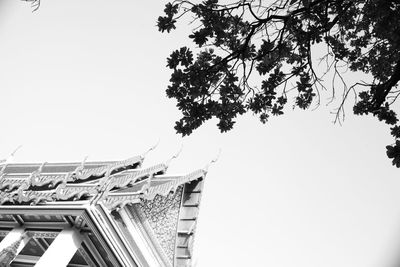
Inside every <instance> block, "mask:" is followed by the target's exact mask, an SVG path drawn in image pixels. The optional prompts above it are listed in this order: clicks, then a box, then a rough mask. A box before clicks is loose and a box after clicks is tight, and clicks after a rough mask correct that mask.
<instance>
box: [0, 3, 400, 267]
mask: <svg viewBox="0 0 400 267" xmlns="http://www.w3.org/2000/svg"><path fill="white" fill-rule="evenodd" d="M163 8H164V7H163V2H161V1H133V0H131V1H128V0H119V1H105V0H85V1H78V0H68V1H66V0H52V1H45V0H43V1H42V6H41V8H40V9H39V11H38V12H35V13H32V12H31V8H30V7H29V4H28V3H26V2H23V1H17V0H0V92H1V94H0V99H1V102H0V103H1V104H0V114H1V129H2V131H1V132H0V148H1V149H0V158H5V157H7V155H8V154H9V153H11V152H12V151H13V150H14V149H15V148H16V147H17V146H18V145H20V144H22V145H23V148H22V149H21V150H20V151H18V153H17V154H16V157H15V161H17V162H31V161H34V162H43V161H49V162H57V161H80V160H82V159H83V158H84V156H86V155H89V159H88V160H118V159H125V158H127V157H130V156H134V155H137V154H139V153H142V152H144V151H145V150H147V149H148V148H149V147H150V146H152V145H153V144H154V143H156V142H157V140H158V139H160V145H159V146H158V148H157V149H156V150H155V151H154V152H152V153H150V154H149V155H148V157H147V159H146V160H145V165H146V166H148V165H151V164H153V163H158V162H160V161H164V160H166V159H168V158H169V157H171V156H172V155H173V154H174V153H175V152H176V151H177V150H179V148H180V146H181V144H183V145H184V147H183V152H182V153H181V155H180V157H179V158H178V159H177V160H175V161H174V162H172V164H171V167H170V169H169V173H188V172H191V171H193V170H195V169H197V168H202V167H204V166H205V165H206V164H207V163H208V162H209V161H210V160H211V159H213V158H214V157H215V155H216V154H217V153H218V150H219V149H221V150H222V153H221V156H220V158H219V160H218V162H217V163H216V164H214V165H213V166H211V167H210V169H209V173H208V176H207V179H206V183H205V188H204V194H203V198H202V203H201V209H200V217H199V224H198V231H197V236H196V240H195V257H196V262H197V266H198V267H208V266H273V267H293V266H296V267H321V266H324V267H338V266H339V267H377V266H379V267H397V266H399V264H400V257H399V256H398V255H399V253H398V251H400V204H399V203H400V194H399V189H400V177H399V170H398V169H396V168H394V167H392V166H391V162H390V161H389V160H388V159H387V157H386V155H385V146H386V145H387V144H390V143H392V142H393V140H392V138H391V137H390V135H389V129H388V127H386V126H385V125H384V124H382V123H379V122H378V121H377V120H376V119H372V118H366V117H355V116H353V115H352V114H351V108H350V109H348V110H347V117H346V120H345V123H344V125H343V126H339V125H337V124H333V123H332V121H333V119H334V117H333V115H332V114H330V111H332V110H333V109H334V107H335V106H328V107H325V105H322V106H321V107H320V108H319V109H318V110H316V111H313V112H312V111H296V112H292V111H289V112H288V114H287V115H285V116H284V117H280V118H274V119H272V120H271V121H270V122H269V123H268V124H266V125H262V124H261V123H259V122H258V120H257V118H254V117H252V116H251V115H246V116H244V117H242V118H240V119H238V122H237V124H236V127H235V129H234V130H233V131H231V132H229V133H227V134H220V133H219V132H218V129H217V128H216V126H215V124H216V121H210V122H208V123H206V124H205V125H204V126H203V127H201V128H200V129H199V130H198V131H196V132H195V133H194V134H193V135H192V136H190V137H186V138H181V137H180V136H178V135H176V134H175V132H174V129H173V126H174V121H175V120H176V119H178V118H179V116H180V114H179V111H178V110H177V109H176V108H175V102H174V101H173V100H170V99H167V98H166V96H165V88H166V86H167V85H168V80H169V75H170V72H169V70H167V68H166V67H165V66H166V57H167V56H168V55H169V54H170V52H171V51H172V50H173V49H176V48H178V47H180V46H182V45H184V43H185V41H184V38H183V37H184V36H185V35H184V34H185V33H187V31H186V32H185V31H178V32H176V33H173V34H169V35H166V34H161V33H159V32H158V31H157V29H156V27H155V24H156V19H157V17H158V16H159V15H160V14H161V12H162V10H163ZM182 26H184V25H182ZM324 97H325V99H326V98H327V97H328V95H325V96H324Z"/></svg>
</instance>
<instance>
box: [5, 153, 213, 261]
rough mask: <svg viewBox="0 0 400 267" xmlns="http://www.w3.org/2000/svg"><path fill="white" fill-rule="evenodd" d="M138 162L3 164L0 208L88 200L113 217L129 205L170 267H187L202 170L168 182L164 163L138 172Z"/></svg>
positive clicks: (201, 181) (132, 160)
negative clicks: (144, 225)
mask: <svg viewBox="0 0 400 267" xmlns="http://www.w3.org/2000/svg"><path fill="white" fill-rule="evenodd" d="M142 162H143V157H142V156H137V157H132V158H129V159H127V160H123V161H104V162H85V161H84V162H82V163H77V162H75V163H44V164H36V163H32V164H4V163H3V164H1V165H0V205H7V206H9V205H41V204H44V203H53V202H65V203H71V202H70V201H79V200H90V202H91V203H92V204H100V203H101V204H103V205H104V206H105V207H106V208H108V209H109V210H110V211H114V212H115V211H116V212H118V211H119V210H120V209H122V208H124V207H125V206H126V205H131V207H132V208H136V210H137V211H138V214H139V215H140V216H141V217H142V220H143V221H144V223H145V224H146V225H147V226H148V227H149V228H150V231H149V232H150V235H152V236H151V237H150V238H152V239H154V240H156V241H155V243H156V246H157V247H158V248H161V251H160V252H161V253H162V254H163V255H162V256H163V257H165V258H167V259H168V261H169V262H170V263H171V264H170V266H190V262H191V254H192V247H191V244H192V241H193V234H194V230H195V226H196V220H197V214H198V206H199V202H200V195H201V190H202V189H201V188H202V184H203V178H204V177H205V175H206V170H205V169H200V170H198V171H195V172H192V173H189V174H188V175H183V176H172V175H167V174H166V170H167V168H168V166H167V163H161V164H157V165H154V166H150V167H142ZM167 228H168V229H169V231H168V232H167V231H166V229H167ZM171 229H173V230H174V231H171Z"/></svg>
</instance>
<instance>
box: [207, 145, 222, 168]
mask: <svg viewBox="0 0 400 267" xmlns="http://www.w3.org/2000/svg"><path fill="white" fill-rule="evenodd" d="M220 155H221V148H220V149H219V150H218V154H217V156H216V157H215V158H214V159H213V160H211V161H210V162H209V163H208V164H207V165H206V166H205V167H204V168H203V170H204V171H205V172H207V171H208V168H209V167H210V166H211V164H213V163H215V162H217V161H218V159H219V156H220Z"/></svg>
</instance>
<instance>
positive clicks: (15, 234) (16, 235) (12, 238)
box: [0, 227, 30, 254]
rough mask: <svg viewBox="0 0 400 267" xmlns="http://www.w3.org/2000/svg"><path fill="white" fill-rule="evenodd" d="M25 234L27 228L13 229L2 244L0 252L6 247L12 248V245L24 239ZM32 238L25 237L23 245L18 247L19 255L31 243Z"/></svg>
mask: <svg viewBox="0 0 400 267" xmlns="http://www.w3.org/2000/svg"><path fill="white" fill-rule="evenodd" d="M24 233H25V228H23V227H16V228H14V229H12V230H11V231H10V232H9V233H8V234H7V235H6V237H4V239H3V240H2V241H1V243H0V251H2V250H3V249H5V248H6V247H8V246H10V245H11V244H13V243H15V242H17V241H18V240H19V239H20V238H22V237H23V236H22V235H23V234H24ZM29 239H30V236H25V238H23V239H22V241H21V244H20V245H19V247H18V250H17V254H18V253H19V252H21V250H22V249H23V248H24V247H25V245H26V244H27V243H28V242H29Z"/></svg>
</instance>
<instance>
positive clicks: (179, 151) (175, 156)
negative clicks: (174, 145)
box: [165, 144, 183, 167]
mask: <svg viewBox="0 0 400 267" xmlns="http://www.w3.org/2000/svg"><path fill="white" fill-rule="evenodd" d="M182 150H183V144H182V145H181V147H180V149H179V150H178V151H177V152H176V153H175V154H174V155H173V156H172V157H171V158H170V159H168V160H167V161H166V162H165V165H167V167H168V166H169V164H170V163H171V161H172V160H174V159H176V158H177V157H179V155H180V154H181V152H182Z"/></svg>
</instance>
